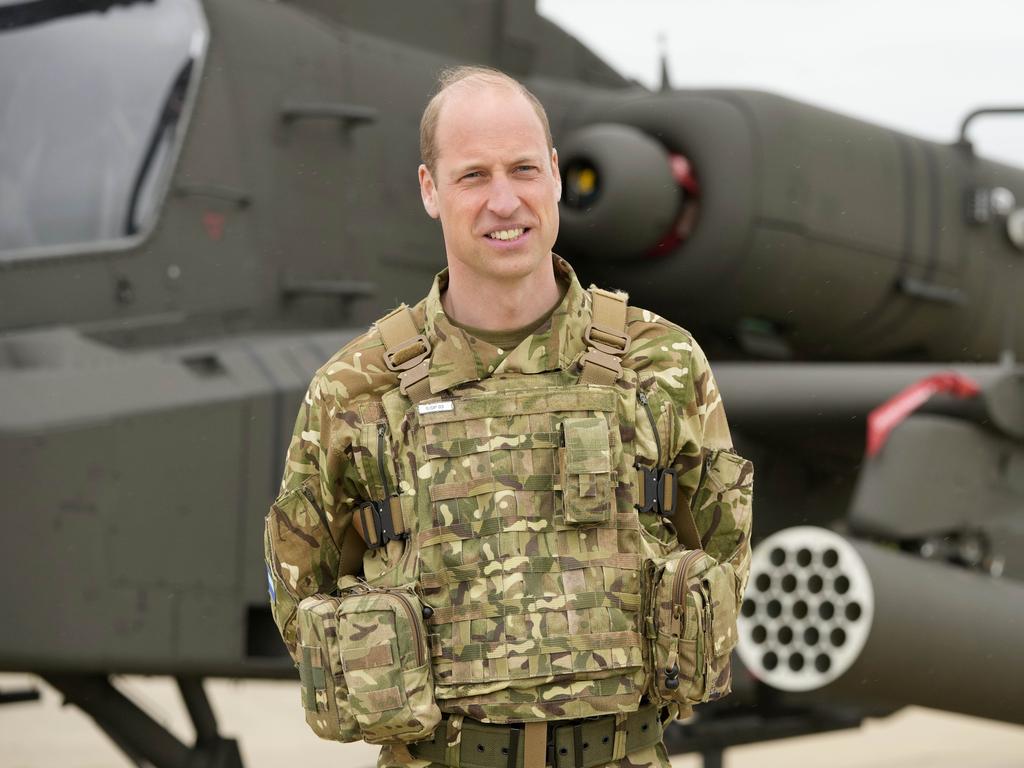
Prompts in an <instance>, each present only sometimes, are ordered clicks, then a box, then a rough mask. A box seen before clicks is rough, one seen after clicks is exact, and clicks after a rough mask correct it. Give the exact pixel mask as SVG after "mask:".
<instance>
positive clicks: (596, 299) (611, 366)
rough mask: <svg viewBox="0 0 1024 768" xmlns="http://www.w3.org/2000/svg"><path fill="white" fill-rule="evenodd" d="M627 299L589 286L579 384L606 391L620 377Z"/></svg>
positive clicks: (625, 342)
mask: <svg viewBox="0 0 1024 768" xmlns="http://www.w3.org/2000/svg"><path fill="white" fill-rule="evenodd" d="M628 299H629V297H628V296H627V295H626V294H624V293H613V292H611V291H605V290H603V289H601V288H595V287H594V286H590V310H591V312H590V325H588V326H587V330H586V332H585V333H584V334H583V339H584V341H586V342H587V351H586V352H584V353H583V356H582V357H581V358H580V365H581V366H582V368H583V370H582V371H581V372H580V384H600V385H602V386H606V387H610V386H611V385H612V384H614V383H615V382H616V380H617V379H618V378H619V376H621V375H622V357H623V356H624V355H625V354H626V352H627V351H628V350H629V336H627V335H626V306H627V302H628Z"/></svg>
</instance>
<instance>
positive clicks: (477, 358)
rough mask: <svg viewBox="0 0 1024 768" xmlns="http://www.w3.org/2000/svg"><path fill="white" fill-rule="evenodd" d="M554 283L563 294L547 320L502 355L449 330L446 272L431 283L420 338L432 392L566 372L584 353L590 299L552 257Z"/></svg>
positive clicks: (561, 262) (566, 266) (565, 265)
mask: <svg viewBox="0 0 1024 768" xmlns="http://www.w3.org/2000/svg"><path fill="white" fill-rule="evenodd" d="M552 257H553V259H554V268H555V278H556V279H558V280H559V281H561V282H563V283H565V282H568V284H569V289H568V290H567V291H566V293H565V296H564V297H563V299H562V301H561V303H560V304H559V305H558V306H557V307H556V308H555V311H554V312H553V313H552V314H551V318H550V319H549V320H548V321H547V322H546V323H544V324H543V325H541V326H540V327H539V328H538V329H537V330H536V331H534V332H533V333H532V334H531V335H529V336H527V337H526V338H525V339H523V341H522V342H521V343H520V344H519V346H517V347H516V348H515V349H512V350H501V349H498V348H497V347H494V346H492V345H490V344H488V343H487V342H485V341H482V340H480V339H477V338H475V337H473V336H470V335H469V334H468V333H466V332H465V331H464V330H462V329H461V328H458V327H456V326H454V325H452V323H451V321H450V320H449V319H448V316H447V315H446V314H445V313H444V309H443V308H442V306H441V294H442V293H443V292H444V291H445V289H446V288H447V287H448V270H447V268H446V269H443V270H441V272H439V273H438V275H437V277H435V278H434V284H433V285H432V286H431V288H430V293H428V294H427V297H426V298H425V299H424V300H423V302H424V303H423V308H424V330H423V332H424V335H425V336H426V337H427V339H428V340H429V341H430V346H431V347H432V348H433V353H432V354H431V356H430V372H429V374H428V375H429V379H430V391H431V393H433V394H435V395H436V394H437V393H439V392H442V391H444V390H446V389H450V388H452V387H455V386H458V385H459V384H465V383H466V382H469V381H480V380H481V379H484V378H486V377H488V376H490V375H492V374H497V373H543V372H544V371H554V370H559V369H565V368H568V367H569V366H570V365H572V364H573V363H574V362H575V361H576V359H577V358H578V357H579V356H580V355H581V354H582V353H583V351H584V350H585V349H586V344H585V342H584V341H583V332H584V330H585V329H586V327H587V324H588V323H589V322H590V295H589V294H588V293H587V292H586V291H585V290H583V287H582V286H581V285H580V283H579V280H577V279H576V273H575V272H573V270H572V267H570V266H569V262H567V261H566V260H565V259H563V258H562V257H561V256H557V255H552Z"/></svg>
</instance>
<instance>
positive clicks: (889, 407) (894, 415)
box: [867, 372, 981, 456]
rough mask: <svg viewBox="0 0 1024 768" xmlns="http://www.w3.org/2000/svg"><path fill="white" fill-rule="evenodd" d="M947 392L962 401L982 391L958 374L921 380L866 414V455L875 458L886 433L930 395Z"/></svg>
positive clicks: (938, 374) (942, 374)
mask: <svg viewBox="0 0 1024 768" xmlns="http://www.w3.org/2000/svg"><path fill="white" fill-rule="evenodd" d="M939 392H948V393H949V394H951V395H953V396H954V397H958V398H960V399H965V398H968V397H974V396H975V395H977V394H978V393H979V392H981V387H979V386H978V385H977V383H976V382H974V381H973V380H971V379H969V378H967V377H966V376H964V375H962V374H959V373H952V372H951V373H937V374H935V375H934V376H929V377H927V378H925V379H921V380H920V381H918V382H915V383H914V384H911V385H910V386H909V387H907V388H906V389H904V390H903V391H902V392H900V393H899V394H898V395H895V396H894V397H891V398H889V399H888V400H886V401H885V402H884V403H882V404H881V405H880V406H878V407H877V408H875V409H874V410H873V411H871V413H869V414H868V447H867V455H868V456H874V455H875V454H877V453H878V452H879V451H880V450H882V446H883V445H885V441H886V440H888V439H889V433H890V432H892V431H893V430H894V429H895V428H896V427H898V426H899V424H900V422H902V421H903V420H904V419H905V418H907V416H909V415H910V414H912V413H913V412H914V411H916V410H917V409H918V408H920V407H921V406H922V405H924V404H925V403H926V402H928V400H930V399H931V398H932V396H933V395H936V394H938V393H939Z"/></svg>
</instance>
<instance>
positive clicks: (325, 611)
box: [296, 595, 362, 741]
mask: <svg viewBox="0 0 1024 768" xmlns="http://www.w3.org/2000/svg"><path fill="white" fill-rule="evenodd" d="M340 604H341V600H340V599H339V598H337V597H328V596H326V595H313V596H312V597H307V598H306V599H305V600H303V601H302V602H301V603H299V607H298V610H297V611H296V625H297V632H298V652H297V656H298V658H299V681H300V684H301V690H302V707H303V709H304V710H305V711H306V723H307V724H308V725H309V727H310V728H312V729H313V732H314V733H316V735H317V736H319V737H320V738H321V739H331V740H333V741H359V739H361V738H362V733H361V732H360V730H359V725H358V723H356V720H355V717H353V715H352V710H351V708H350V707H349V705H348V685H347V684H346V682H345V674H344V672H343V670H342V666H341V649H340V647H339V643H338V606H339V605H340Z"/></svg>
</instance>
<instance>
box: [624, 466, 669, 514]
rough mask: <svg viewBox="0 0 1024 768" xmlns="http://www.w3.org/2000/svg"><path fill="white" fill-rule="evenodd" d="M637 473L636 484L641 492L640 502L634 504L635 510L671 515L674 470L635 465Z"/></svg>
mask: <svg viewBox="0 0 1024 768" xmlns="http://www.w3.org/2000/svg"><path fill="white" fill-rule="evenodd" d="M637 475H638V478H637V480H638V482H637V484H638V485H639V486H640V490H641V492H642V493H643V496H642V497H641V500H642V503H640V504H634V506H635V507H636V510H637V512H655V513H657V514H659V515H661V516H662V517H672V516H673V515H674V514H675V511H676V488H677V487H678V486H677V485H676V480H677V477H678V473H677V472H676V470H674V469H658V468H657V467H637Z"/></svg>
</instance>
